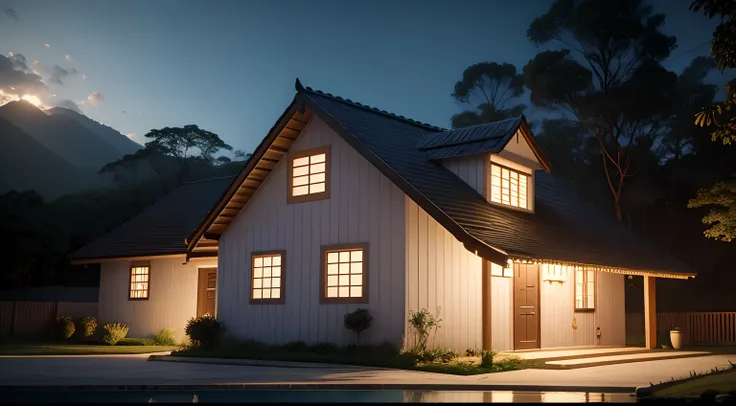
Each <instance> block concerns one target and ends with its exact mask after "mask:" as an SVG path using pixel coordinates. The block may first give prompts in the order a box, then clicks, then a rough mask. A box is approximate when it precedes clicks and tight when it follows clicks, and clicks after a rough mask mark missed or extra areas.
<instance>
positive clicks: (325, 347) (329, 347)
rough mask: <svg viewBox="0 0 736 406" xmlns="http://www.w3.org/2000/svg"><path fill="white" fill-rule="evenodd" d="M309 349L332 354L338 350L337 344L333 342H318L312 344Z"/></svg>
mask: <svg viewBox="0 0 736 406" xmlns="http://www.w3.org/2000/svg"><path fill="white" fill-rule="evenodd" d="M309 351H311V352H314V353H317V354H330V353H333V352H336V351H337V346H336V345H335V344H332V343H317V344H314V345H311V346H310V347H309Z"/></svg>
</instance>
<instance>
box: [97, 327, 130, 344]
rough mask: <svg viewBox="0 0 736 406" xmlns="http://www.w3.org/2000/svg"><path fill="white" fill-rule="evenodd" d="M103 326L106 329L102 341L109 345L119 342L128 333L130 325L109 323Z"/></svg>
mask: <svg viewBox="0 0 736 406" xmlns="http://www.w3.org/2000/svg"><path fill="white" fill-rule="evenodd" d="M102 328H103V329H104V330H105V335H104V336H102V341H104V342H106V343H107V344H109V345H115V344H117V343H118V341H120V340H122V339H123V338H125V336H126V335H128V326H127V325H126V324H125V323H109V324H105V325H104V326H102Z"/></svg>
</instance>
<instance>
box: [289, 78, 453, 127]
mask: <svg viewBox="0 0 736 406" xmlns="http://www.w3.org/2000/svg"><path fill="white" fill-rule="evenodd" d="M296 89H297V91H306V92H309V93H314V94H317V95H319V96H323V97H327V98H330V99H332V100H335V101H339V102H341V103H344V104H347V105H350V106H353V107H357V108H360V109H363V110H367V111H370V112H373V113H378V114H381V115H384V116H388V117H391V118H393V119H396V120H399V121H404V122H407V123H409V124H412V125H416V126H419V127H423V128H426V129H429V130H433V131H447V129H445V128H442V127H438V126H436V125H432V124H429V123H423V122H421V121H417V120H414V119H411V118H409V117H404V116H400V115H396V114H394V113H391V112H388V111H386V110H380V109H378V108H376V107H371V106H368V105H367V104H362V103H360V102H357V101H352V100H350V99H345V98H342V97H340V96H335V95H333V94H332V93H327V92H323V91H322V90H317V89H312V88H311V87H309V86H306V87H305V86H302V84H301V82H300V81H299V78H297V79H296Z"/></svg>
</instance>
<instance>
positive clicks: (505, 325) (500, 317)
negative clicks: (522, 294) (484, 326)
mask: <svg viewBox="0 0 736 406" xmlns="http://www.w3.org/2000/svg"><path fill="white" fill-rule="evenodd" d="M513 286H514V278H502V277H498V276H492V277H491V348H492V349H493V350H494V351H508V350H513V349H514V319H513V317H512V315H513V309H514V304H513V293H514V291H513Z"/></svg>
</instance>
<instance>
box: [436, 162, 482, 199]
mask: <svg viewBox="0 0 736 406" xmlns="http://www.w3.org/2000/svg"><path fill="white" fill-rule="evenodd" d="M487 157H488V154H476V155H469V156H464V157H459V158H450V159H443V160H442V161H440V162H442V165H444V167H445V168H447V169H449V170H450V171H451V172H452V173H454V174H455V175H457V176H458V177H459V178H460V179H462V180H464V181H465V183H467V184H468V185H470V186H472V187H473V189H475V190H476V191H477V192H478V193H479V194H480V195H481V196H485V187H486V186H485V185H484V183H485V179H486V176H485V171H486V170H487V168H488V167H487V166H486V161H487Z"/></svg>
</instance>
